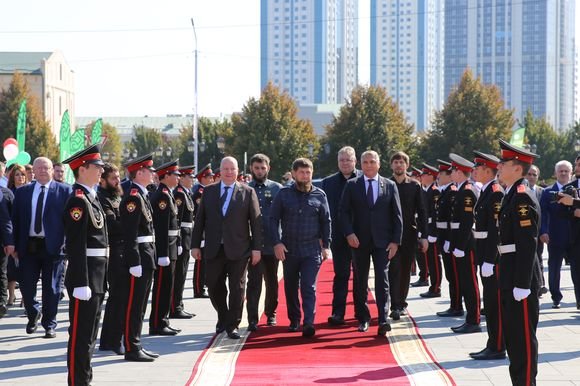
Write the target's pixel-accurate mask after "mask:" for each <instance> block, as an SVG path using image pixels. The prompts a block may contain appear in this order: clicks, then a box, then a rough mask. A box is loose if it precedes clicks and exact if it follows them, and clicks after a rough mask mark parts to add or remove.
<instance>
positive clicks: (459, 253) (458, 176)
mask: <svg viewBox="0 0 580 386" xmlns="http://www.w3.org/2000/svg"><path fill="white" fill-rule="evenodd" d="M449 158H450V159H451V168H452V172H451V178H452V179H453V182H455V184H456V185H457V193H456V194H455V200H454V201H453V206H452V207H451V222H450V227H451V245H450V247H449V251H450V252H451V254H452V255H453V258H454V259H455V262H456V265H457V268H458V276H459V289H460V291H461V295H462V296H463V299H464V301H465V309H466V310H467V315H466V317H465V323H463V324H462V325H461V326H458V327H451V330H452V331H453V332H455V333H458V334H469V333H473V332H480V331H481V326H480V324H479V323H480V318H481V315H480V311H481V308H480V303H481V299H480V295H479V282H478V280H477V270H476V261H475V254H474V253H473V248H474V245H475V243H474V239H473V234H472V233H471V230H472V228H473V208H474V207H475V202H476V201H477V195H476V193H475V190H474V188H473V185H472V184H471V182H469V178H470V176H471V171H472V170H473V162H471V161H469V160H466V159H465V158H463V157H461V156H459V155H457V154H454V153H451V154H449Z"/></svg>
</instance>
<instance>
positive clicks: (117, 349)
mask: <svg viewBox="0 0 580 386" xmlns="http://www.w3.org/2000/svg"><path fill="white" fill-rule="evenodd" d="M99 351H113V352H114V353H115V354H117V355H124V354H125V348H124V347H123V346H119V347H109V346H104V345H100V346H99Z"/></svg>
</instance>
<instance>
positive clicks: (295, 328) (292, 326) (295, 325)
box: [288, 322, 300, 332]
mask: <svg viewBox="0 0 580 386" xmlns="http://www.w3.org/2000/svg"><path fill="white" fill-rule="evenodd" d="M299 328H300V323H298V322H290V326H289V327H288V331H290V332H296V331H298V329H299Z"/></svg>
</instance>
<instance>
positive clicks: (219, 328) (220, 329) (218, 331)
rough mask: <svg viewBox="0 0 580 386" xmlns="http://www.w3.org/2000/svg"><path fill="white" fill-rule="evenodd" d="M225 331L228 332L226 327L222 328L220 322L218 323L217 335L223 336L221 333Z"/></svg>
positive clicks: (216, 326)
mask: <svg viewBox="0 0 580 386" xmlns="http://www.w3.org/2000/svg"><path fill="white" fill-rule="evenodd" d="M225 330H226V328H225V327H224V326H222V325H221V323H220V322H218V323H217V324H216V325H215V333H216V334H221V333H222V332H224V331H225Z"/></svg>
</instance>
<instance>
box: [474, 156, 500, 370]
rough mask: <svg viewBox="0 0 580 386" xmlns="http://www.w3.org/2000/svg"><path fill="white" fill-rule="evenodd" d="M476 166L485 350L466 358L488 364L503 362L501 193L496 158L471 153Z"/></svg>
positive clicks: (477, 251)
mask: <svg viewBox="0 0 580 386" xmlns="http://www.w3.org/2000/svg"><path fill="white" fill-rule="evenodd" d="M473 153H474V154H475V160H474V163H475V166H474V169H473V175H474V179H475V181H477V182H479V183H481V184H482V188H481V194H480V196H479V198H478V199H477V203H476V204H475V210H474V219H475V229H474V230H473V238H474V239H475V256H476V258H477V264H478V265H479V266H480V273H481V282H482V283H483V306H484V308H485V312H486V314H485V320H486V324H487V336H488V339H487V344H486V346H485V348H484V349H483V350H481V351H479V352H476V353H470V354H469V355H470V356H471V357H472V358H473V359H480V360H490V359H503V358H505V340H504V336H503V331H502V328H501V313H500V310H499V307H500V304H499V295H500V293H499V287H498V272H497V270H496V268H497V267H496V264H497V257H498V252H497V247H496V246H497V245H498V244H499V233H498V230H497V221H498V219H499V211H500V209H501V200H502V199H503V189H502V187H501V186H500V184H499V183H498V182H497V180H496V179H495V177H496V174H497V166H498V164H499V162H500V161H499V158H497V157H496V156H493V155H491V154H485V153H482V152H479V151H474V152H473Z"/></svg>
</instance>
